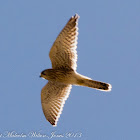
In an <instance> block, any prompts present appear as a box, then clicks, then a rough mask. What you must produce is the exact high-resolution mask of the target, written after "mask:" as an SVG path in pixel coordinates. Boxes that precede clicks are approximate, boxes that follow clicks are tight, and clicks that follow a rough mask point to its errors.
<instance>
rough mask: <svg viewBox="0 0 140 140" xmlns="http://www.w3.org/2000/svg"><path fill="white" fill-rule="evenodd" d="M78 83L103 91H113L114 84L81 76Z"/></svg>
mask: <svg viewBox="0 0 140 140" xmlns="http://www.w3.org/2000/svg"><path fill="white" fill-rule="evenodd" d="M77 85H80V86H86V87H90V88H95V89H98V90H102V91H111V88H112V86H111V85H110V84H108V83H104V82H99V81H94V80H92V79H88V78H85V77H81V78H79V79H78V80H77Z"/></svg>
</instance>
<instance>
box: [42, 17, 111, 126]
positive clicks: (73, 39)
mask: <svg viewBox="0 0 140 140" xmlns="http://www.w3.org/2000/svg"><path fill="white" fill-rule="evenodd" d="M78 19H79V16H78V15H77V14H76V15H75V16H72V17H71V18H70V20H69V21H68V23H67V24H66V26H65V27H64V28H63V30H62V31H61V32H60V34H59V35H58V37H57V38H56V40H55V42H54V44H53V46H52V48H51V50H50V53H49V57H50V59H51V62H52V69H46V70H44V71H42V72H41V75H40V76H41V77H42V78H44V79H46V80H48V83H47V84H46V85H45V86H44V87H43V89H42V91H41V103H42V109H43V112H44V115H45V117H46V119H47V120H48V121H49V122H50V123H51V124H52V125H53V126H56V125H57V121H58V118H59V117H60V114H61V112H62V109H63V106H64V104H65V101H66V100H67V98H68V96H69V94H70V90H71V87H72V85H78V86H86V87H90V88H95V89H98V90H103V91H110V90H111V85H110V84H108V83H103V82H99V81H94V80H92V79H90V78H88V77H86V76H83V75H81V74H79V73H77V72H76V68H77V63H76V62H77V51H76V48H77V39H78Z"/></svg>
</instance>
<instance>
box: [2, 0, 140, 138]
mask: <svg viewBox="0 0 140 140" xmlns="http://www.w3.org/2000/svg"><path fill="white" fill-rule="evenodd" d="M139 6H140V1H139V0H133V1H131V0H117V1H115V0H106V1H104V0H86V1H80V0H77V1H75V0H71V1H66V0H59V1H57V0H52V1H47V0H41V1H39V0H30V1H28V0H24V1H23V0H22V1H19V0H12V1H11V0H1V1H0V64H1V67H0V85H1V86H0V95H1V97H0V136H1V134H2V135H3V136H6V133H7V132H13V131H14V132H15V133H17V134H21V133H24V134H25V135H27V137H26V138H20V139H27V140H28V139H30V138H31V137H29V136H28V134H29V133H30V132H32V131H34V132H36V133H42V134H46V135H48V136H51V133H52V132H55V134H61V135H66V133H74V134H76V133H81V134H82V135H81V137H80V138H74V137H71V138H66V137H63V138H62V139H75V140H76V139H81V140H90V139H94V140H122V139H125V140H126V139H127V140H132V139H134V140H138V139H140V134H139V131H140V110H139V107H140V101H139V99H140V89H139V88H140V85H139V84H140V83H139V81H140V62H139V61H140V18H139V14H140V8H139ZM75 13H78V14H79V15H80V19H79V37H78V48H77V51H78V62H77V65H78V68H77V71H78V72H79V73H81V74H83V75H85V76H88V77H91V78H92V79H95V80H100V81H104V82H108V83H110V84H112V87H113V88H112V91H111V92H102V91H97V90H94V89H90V88H86V87H77V86H73V88H72V90H71V94H70V96H69V98H68V100H67V101H66V104H65V106H64V109H63V112H62V114H61V117H60V119H59V122H58V126H57V127H52V126H51V125H50V124H49V123H48V122H47V121H46V119H45V117H44V115H43V112H42V107H41V100H40V92H41V89H42V87H43V86H44V85H45V84H46V83H47V81H45V80H43V79H41V78H39V74H40V72H41V71H42V70H44V69H46V68H51V62H50V59H49V56H48V54H49V50H50V48H51V46H52V44H53V42H54V40H55V38H56V37H57V35H58V34H59V32H60V31H61V29H62V28H63V27H64V25H65V24H66V23H67V21H68V20H69V18H70V17H71V16H73V15H74V14H75ZM0 139H2V138H1V137H0ZM7 139H8V137H7ZM11 139H13V138H11ZM17 139H19V138H17ZM36 139H48V138H36ZM52 139H61V138H52Z"/></svg>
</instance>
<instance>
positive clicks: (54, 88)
mask: <svg viewBox="0 0 140 140" xmlns="http://www.w3.org/2000/svg"><path fill="white" fill-rule="evenodd" d="M71 87H72V86H71V85H65V84H61V83H57V82H52V81H49V82H48V83H47V84H46V85H45V86H44V87H43V89H42V91H41V103H42V109H43V112H44V115H45V117H46V119H47V120H48V121H49V122H50V123H51V124H52V125H53V126H56V125H57V121H58V118H59V117H60V114H61V112H62V109H63V106H64V104H65V101H66V100H67V98H68V96H69V94H70V90H71Z"/></svg>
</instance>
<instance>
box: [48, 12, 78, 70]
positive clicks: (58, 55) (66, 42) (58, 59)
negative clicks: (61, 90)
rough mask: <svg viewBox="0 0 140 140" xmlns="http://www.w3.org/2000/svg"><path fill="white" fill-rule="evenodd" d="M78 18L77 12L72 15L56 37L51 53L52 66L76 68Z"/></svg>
mask: <svg viewBox="0 0 140 140" xmlns="http://www.w3.org/2000/svg"><path fill="white" fill-rule="evenodd" d="M78 19H79V16H78V15H77V14H76V15H75V16H72V17H71V18H70V20H69V21H68V23H67V24H66V25H65V27H64V28H63V30H62V31H61V32H60V34H59V35H58V37H57V38H56V40H55V42H54V44H53V46H52V48H51V50H50V53H49V56H50V59H51V62H52V68H54V69H56V68H60V67H66V68H72V69H73V70H76V67H77V64H76V62H77V51H76V48H77V39H78Z"/></svg>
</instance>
